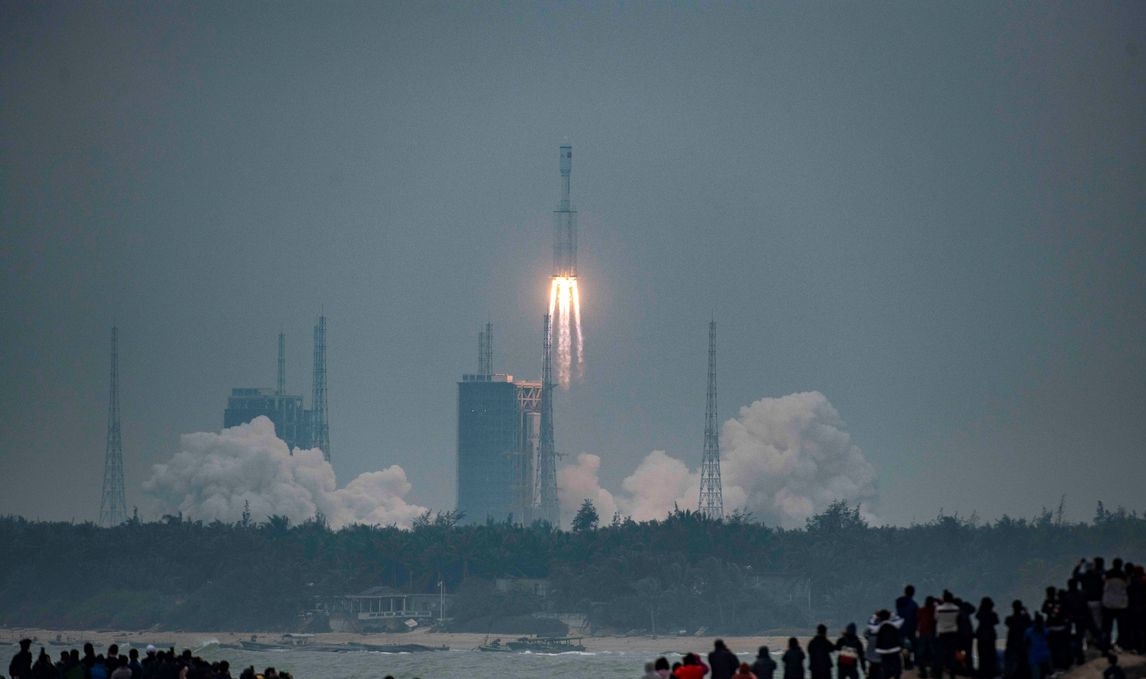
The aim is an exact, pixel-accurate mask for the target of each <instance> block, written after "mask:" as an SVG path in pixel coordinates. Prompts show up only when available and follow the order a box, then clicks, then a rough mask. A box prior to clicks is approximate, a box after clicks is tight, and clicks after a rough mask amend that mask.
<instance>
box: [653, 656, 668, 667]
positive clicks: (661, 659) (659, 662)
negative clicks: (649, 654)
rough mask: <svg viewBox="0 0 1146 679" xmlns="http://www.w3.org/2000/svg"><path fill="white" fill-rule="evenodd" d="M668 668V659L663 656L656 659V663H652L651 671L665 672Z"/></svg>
mask: <svg viewBox="0 0 1146 679" xmlns="http://www.w3.org/2000/svg"><path fill="white" fill-rule="evenodd" d="M668 668H669V661H668V658H666V657H664V656H663V655H662V656H661V657H659V658H657V661H656V662H654V663H653V669H654V670H667V669H668Z"/></svg>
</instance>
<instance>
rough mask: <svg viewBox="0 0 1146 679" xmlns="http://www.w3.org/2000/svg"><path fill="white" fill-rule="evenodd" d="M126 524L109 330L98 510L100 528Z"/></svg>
mask: <svg viewBox="0 0 1146 679" xmlns="http://www.w3.org/2000/svg"><path fill="white" fill-rule="evenodd" d="M126 520H127V501H126V500H125V499H124V495H123V439H122V437H121V436H120V429H119V329H118V328H116V327H115V326H112V328H111V387H110V391H109V398H108V408H107V447H106V448H105V449H104V458H103V500H102V501H101V502H100V506H99V522H100V525H102V526H118V525H119V524H121V523H123V522H124V521H126Z"/></svg>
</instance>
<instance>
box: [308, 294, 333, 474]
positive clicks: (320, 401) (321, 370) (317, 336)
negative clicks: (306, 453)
mask: <svg viewBox="0 0 1146 679" xmlns="http://www.w3.org/2000/svg"><path fill="white" fill-rule="evenodd" d="M313 385H314V389H313V392H312V394H311V405H310V407H311V408H313V411H312V415H311V416H312V417H313V418H314V427H313V430H312V436H313V437H314V446H315V447H317V448H319V449H320V450H322V455H323V457H324V458H326V461H327V462H330V423H329V421H328V420H327V412H326V316H319V317H318V323H317V324H315V326H314V383H313Z"/></svg>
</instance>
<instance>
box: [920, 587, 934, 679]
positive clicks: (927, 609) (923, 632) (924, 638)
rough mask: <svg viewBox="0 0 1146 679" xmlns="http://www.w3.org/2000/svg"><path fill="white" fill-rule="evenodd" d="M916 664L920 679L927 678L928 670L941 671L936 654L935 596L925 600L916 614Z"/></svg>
mask: <svg viewBox="0 0 1146 679" xmlns="http://www.w3.org/2000/svg"><path fill="white" fill-rule="evenodd" d="M915 623H916V629H915V664H916V665H918V666H919V679H927V670H928V669H929V668H931V669H933V670H934V671H935V673H936V674H938V673H939V669H938V668H939V665H938V663H937V662H936V655H935V597H933V596H929V597H927V598H926V599H924V600H923V605H922V606H920V607H919V611H918V612H917V613H916V616H915Z"/></svg>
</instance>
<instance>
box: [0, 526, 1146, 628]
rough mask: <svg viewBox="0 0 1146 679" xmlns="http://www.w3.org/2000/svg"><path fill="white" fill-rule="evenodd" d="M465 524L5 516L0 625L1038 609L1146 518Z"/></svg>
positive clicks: (609, 619)
mask: <svg viewBox="0 0 1146 679" xmlns="http://www.w3.org/2000/svg"><path fill="white" fill-rule="evenodd" d="M458 518H459V517H458V516H456V515H454V514H452V513H445V514H438V515H429V514H427V515H426V516H424V517H422V519H420V520H419V521H418V522H417V523H416V525H415V526H414V527H413V529H411V530H399V529H397V528H393V527H378V526H353V527H349V528H344V529H342V530H338V531H334V530H330V529H329V528H328V527H326V526H325V524H324V522H323V521H322V520H321V518H319V519H317V520H314V521H310V522H307V523H304V524H301V525H295V526H292V525H290V523H289V522H288V521H287V520H285V519H284V518H282V517H271V518H270V519H269V520H267V521H266V522H264V523H261V524H257V523H255V522H252V521H250V520H245V521H243V522H240V523H238V524H224V523H218V522H216V523H211V524H204V523H201V522H197V521H188V520H185V519H183V518H181V517H170V516H169V517H165V518H164V520H162V521H159V522H155V523H143V522H140V521H138V520H132V521H129V522H127V523H125V524H123V525H121V526H119V527H116V528H108V529H105V528H98V527H96V526H94V525H91V524H68V523H44V522H31V521H26V520H24V519H21V518H18V517H8V518H0V545H3V548H2V549H3V555H2V558H0V625H3V626H41V627H48V628H61V629H67V628H114V629H145V628H152V627H155V628H161V629H195V630H218V631H228V630H235V631H239V630H252V631H274V630H282V631H287V630H299V629H300V628H301V627H302V626H303V625H305V624H315V621H314V619H313V618H310V617H308V616H307V613H308V612H309V611H313V610H314V608H315V604H316V602H318V601H321V600H323V599H324V598H327V597H332V596H338V595H342V594H351V593H355V592H358V591H361V590H363V589H366V588H368V587H373V586H376V585H388V586H391V587H394V588H396V589H400V590H405V591H412V592H436V591H437V587H438V582H439V581H440V582H444V584H445V587H446V591H448V592H450V593H453V594H455V595H456V599H455V605H454V608H453V610H452V616H453V617H454V625H455V626H456V628H459V629H461V628H468V629H472V628H474V627H476V626H480V625H487V628H488V627H490V626H493V625H494V624H495V622H496V621H497V620H498V619H499V618H501V619H519V620H520V619H528V618H529V616H530V614H531V613H536V612H543V611H545V612H549V613H577V614H581V615H584V616H586V617H587V619H588V621H589V623H590V625H591V627H592V629H593V630H594V631H598V632H629V631H638V632H648V631H652V630H654V629H655V630H656V631H657V632H658V633H662V634H663V633H672V632H676V631H678V630H687V631H695V630H696V629H698V628H700V627H704V628H707V629H708V630H709V631H710V632H712V633H724V634H733V633H754V632H762V631H765V630H775V629H778V628H806V627H808V626H809V625H811V624H813V623H815V622H819V621H827V622H832V623H834V624H842V623H844V622H846V621H849V620H859V619H861V618H865V617H866V616H867V615H868V614H870V612H871V611H872V610H874V609H875V608H877V607H882V606H886V605H888V603H889V602H890V601H891V600H892V599H893V598H894V597H895V596H896V595H897V594H898V593H899V591H900V590H901V588H902V586H903V585H904V584H905V583H907V582H911V583H914V584H915V585H916V588H917V589H918V590H919V592H920V593H921V594H927V593H934V592H939V591H941V590H942V589H943V588H950V589H952V590H954V591H955V592H956V593H958V594H960V595H962V596H964V597H970V598H971V599H972V600H977V599H978V597H980V596H984V595H989V596H991V597H993V598H994V599H995V600H996V601H1009V600H1010V599H1012V598H1023V599H1025V600H1027V601H1029V603H1031V604H1033V605H1037V603H1038V601H1039V600H1041V599H1039V600H1036V598H1037V597H1040V596H1041V593H1042V589H1043V587H1044V586H1046V585H1048V584H1055V585H1059V586H1064V584H1065V580H1066V578H1067V577H1068V576H1069V573H1070V569H1071V568H1072V567H1073V565H1074V564H1075V563H1076V562H1077V561H1078V559H1079V558H1080V557H1082V556H1095V555H1106V556H1110V557H1113V556H1122V557H1123V558H1126V559H1129V560H1131V561H1133V562H1135V563H1140V562H1142V561H1144V560H1146V517H1140V516H1139V515H1138V514H1137V513H1135V512H1127V511H1124V510H1118V511H1114V512H1110V511H1107V510H1106V509H1104V508H1103V507H1102V506H1101V504H1100V505H1099V508H1098V511H1097V512H1096V516H1095V518H1094V520H1093V521H1091V522H1090V523H1069V522H1065V521H1063V520H1062V519H1061V516H1060V515H1056V514H1055V513H1053V512H1046V511H1044V512H1043V513H1042V514H1040V515H1039V516H1037V517H1035V518H1034V519H1013V518H1009V517H1004V518H1002V519H1000V520H998V521H995V522H993V523H982V522H979V521H977V520H975V519H974V518H970V519H968V518H961V517H958V516H949V515H940V516H938V517H937V518H935V519H934V520H932V521H930V522H927V523H924V524H919V525H913V526H910V527H876V526H869V525H866V524H865V523H864V521H863V520H862V518H861V517H860V514H859V512H858V510H856V509H854V508H850V507H848V506H847V505H844V504H842V503H837V504H835V505H833V506H832V507H830V508H829V509H828V510H827V511H825V512H824V513H822V514H819V515H817V516H815V517H813V518H812V519H810V520H809V521H808V522H807V525H806V526H805V527H804V528H802V529H799V530H781V529H776V528H770V527H767V526H763V525H761V524H759V523H756V522H754V521H752V519H751V517H748V516H734V517H732V518H730V519H726V520H724V521H711V520H707V519H704V518H703V517H701V516H700V515H698V514H696V513H693V512H687V511H678V512H674V513H673V514H672V515H670V516H669V517H667V518H666V519H664V520H662V521H651V522H643V523H636V522H633V521H630V520H620V519H617V520H614V521H613V522H612V523H611V524H609V525H604V526H600V527H598V526H596V523H595V521H591V520H587V519H590V518H592V517H591V516H590V517H586V516H584V515H582V516H581V517H580V518H581V520H580V521H578V522H577V524H576V525H577V528H578V530H574V531H556V530H553V529H552V528H551V527H549V526H546V525H534V526H531V527H520V526H512V525H507V524H498V523H487V524H484V525H459V524H458ZM501 577H522V578H545V579H547V580H548V582H549V585H550V587H549V591H548V593H547V594H546V596H544V597H542V596H523V595H521V594H520V593H503V592H498V591H497V590H496V588H494V587H493V586H492V583H493V581H494V580H495V579H496V578H501ZM807 581H810V583H811V588H810V593H805V594H802V595H800V596H797V597H794V598H793V597H790V596H788V595H786V594H785V593H784V591H783V590H784V586H783V585H782V586H781V587H780V589H779V591H777V587H776V583H777V582H780V583H785V582H788V583H795V584H798V583H800V582H807ZM769 583H770V584H769ZM793 586H794V585H793ZM809 609H810V610H809ZM308 621H309V623H308ZM317 624H319V625H321V620H318V621H317Z"/></svg>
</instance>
